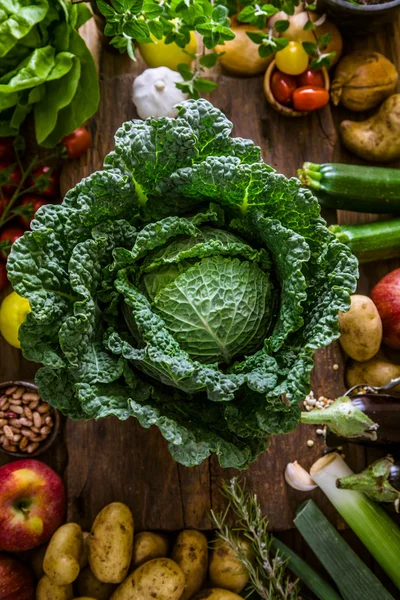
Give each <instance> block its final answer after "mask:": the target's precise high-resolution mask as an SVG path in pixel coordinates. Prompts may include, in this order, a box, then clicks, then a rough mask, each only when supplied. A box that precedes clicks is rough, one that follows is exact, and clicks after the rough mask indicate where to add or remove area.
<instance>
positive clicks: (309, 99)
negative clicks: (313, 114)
mask: <svg viewBox="0 0 400 600" xmlns="http://www.w3.org/2000/svg"><path fill="white" fill-rule="evenodd" d="M328 102H329V92H328V91H327V90H326V89H325V88H322V87H317V86H312V85H309V86H303V87H299V88H297V90H295V91H294V93H293V107H294V109H295V110H299V111H302V110H317V109H318V108H322V107H323V106H325V105H326V104H328Z"/></svg>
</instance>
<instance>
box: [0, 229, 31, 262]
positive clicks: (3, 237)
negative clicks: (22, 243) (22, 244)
mask: <svg viewBox="0 0 400 600" xmlns="http://www.w3.org/2000/svg"><path fill="white" fill-rule="evenodd" d="M24 233H25V231H24V230H23V229H21V227H6V228H5V229H3V231H2V232H1V233H0V242H6V241H7V240H8V241H9V242H11V244H13V243H14V242H15V240H17V239H18V238H20V237H21V235H24ZM1 257H2V258H3V259H7V255H6V253H5V252H1Z"/></svg>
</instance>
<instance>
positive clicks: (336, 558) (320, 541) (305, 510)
mask: <svg viewBox="0 0 400 600" xmlns="http://www.w3.org/2000/svg"><path fill="white" fill-rule="evenodd" d="M294 524H295V525H296V527H297V529H298V530H299V531H300V533H301V535H302V536H303V538H304V539H305V540H306V542H307V544H308V545H309V546H310V548H311V550H312V551H313V552H314V554H315V555H316V556H317V557H318V559H319V560H320V562H321V563H322V565H323V566H324V567H325V569H326V570H327V571H328V573H329V575H330V576H331V577H332V579H333V581H334V582H335V583H336V585H337V587H338V588H339V591H340V593H341V594H342V596H343V598H344V600H378V599H379V600H394V599H393V597H392V596H391V595H390V594H389V592H388V591H387V590H386V589H385V588H384V587H383V585H382V584H381V582H380V581H379V579H378V578H377V577H376V576H375V575H374V574H373V573H372V571H370V570H369V569H368V567H367V566H366V565H365V564H364V563H363V562H362V561H361V560H360V559H359V558H358V556H357V554H356V553H355V552H354V551H353V550H352V549H351V548H350V546H349V545H348V544H347V542H346V541H345V540H344V539H343V538H342V537H341V535H340V534H339V532H338V531H336V529H335V528H334V527H333V525H331V523H330V522H329V521H328V519H327V518H326V517H325V516H324V515H323V514H322V512H321V511H320V510H319V508H318V506H317V505H316V504H315V502H313V501H312V500H307V502H304V504H302V505H301V506H300V507H299V508H298V510H297V512H296V517H295V519H294ZM289 565H290V563H289Z"/></svg>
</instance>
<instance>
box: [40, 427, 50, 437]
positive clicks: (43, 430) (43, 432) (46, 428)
mask: <svg viewBox="0 0 400 600" xmlns="http://www.w3.org/2000/svg"><path fill="white" fill-rule="evenodd" d="M40 433H41V434H42V435H49V433H50V427H47V426H45V427H42V429H41V430H40Z"/></svg>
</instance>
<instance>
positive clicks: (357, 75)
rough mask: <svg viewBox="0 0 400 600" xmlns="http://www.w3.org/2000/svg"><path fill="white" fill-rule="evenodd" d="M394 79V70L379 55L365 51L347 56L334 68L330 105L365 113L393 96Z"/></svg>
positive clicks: (395, 72)
mask: <svg viewBox="0 0 400 600" xmlns="http://www.w3.org/2000/svg"><path fill="white" fill-rule="evenodd" d="M398 77H399V75H398V73H397V70H396V67H395V66H394V64H393V63H391V62H390V60H388V59H387V58H386V57H385V56H383V54H380V53H379V52H375V51H374V50H368V49H365V50H357V51H355V52H350V54H346V56H344V57H343V58H342V60H341V61H340V62H339V64H338V66H337V67H336V71H335V77H334V79H333V81H332V85H331V98H332V102H333V104H335V105H338V104H339V102H340V104H343V106H345V107H346V108H349V109H350V110H353V111H358V112H361V111H364V110H369V109H370V108H373V107H374V106H378V104H380V103H381V102H382V100H384V99H385V98H387V97H388V96H390V95H391V94H393V92H394V91H395V89H396V85H397V80H398Z"/></svg>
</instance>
